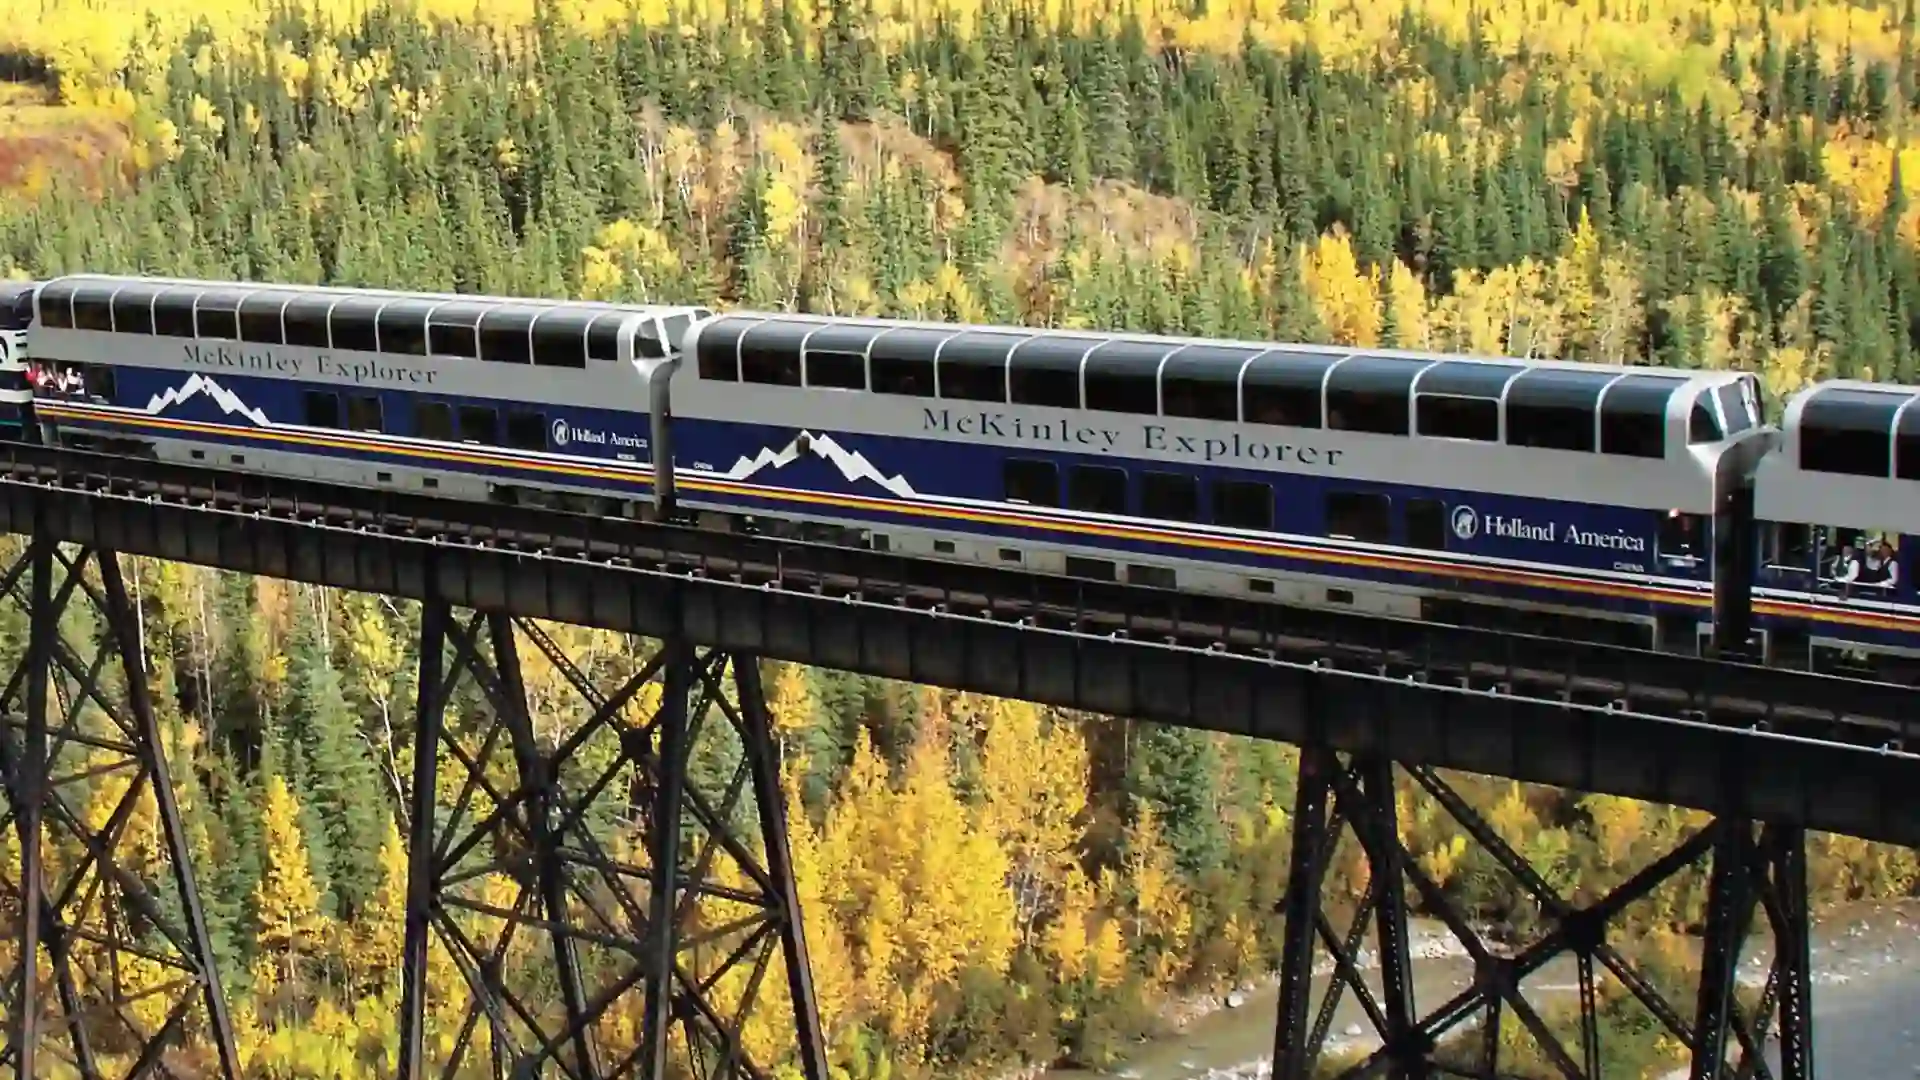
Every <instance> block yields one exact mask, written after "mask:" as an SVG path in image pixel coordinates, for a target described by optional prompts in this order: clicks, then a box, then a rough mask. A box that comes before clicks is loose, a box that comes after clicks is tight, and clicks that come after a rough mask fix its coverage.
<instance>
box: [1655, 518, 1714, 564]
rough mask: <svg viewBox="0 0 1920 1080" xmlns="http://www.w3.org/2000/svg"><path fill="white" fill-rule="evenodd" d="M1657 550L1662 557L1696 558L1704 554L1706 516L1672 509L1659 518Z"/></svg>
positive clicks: (1705, 549)
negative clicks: (1672, 510)
mask: <svg viewBox="0 0 1920 1080" xmlns="http://www.w3.org/2000/svg"><path fill="white" fill-rule="evenodd" d="M1658 550H1659V552H1660V557H1661V558H1663V559H1698V558H1700V557H1701V556H1702V555H1705V554H1706V552H1707V519H1706V516H1705V515H1704V514H1683V513H1680V512H1678V511H1674V512H1671V513H1669V514H1667V516H1666V517H1663V518H1661V519H1660V535H1659V537H1658Z"/></svg>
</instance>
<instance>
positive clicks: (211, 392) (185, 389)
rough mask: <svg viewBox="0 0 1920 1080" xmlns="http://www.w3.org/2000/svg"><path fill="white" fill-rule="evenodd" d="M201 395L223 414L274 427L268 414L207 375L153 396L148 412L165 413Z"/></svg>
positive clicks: (190, 379) (148, 404)
mask: <svg viewBox="0 0 1920 1080" xmlns="http://www.w3.org/2000/svg"><path fill="white" fill-rule="evenodd" d="M200 394H205V395H206V396H207V397H210V398H212V399H213V403H214V404H215V405H218V406H220V411H221V412H224V413H227V414H228V415H232V414H234V413H239V414H240V415H241V416H244V417H246V418H247V419H249V420H251V421H253V422H254V423H255V424H258V425H259V426H261V427H272V426H273V421H271V420H268V419H267V414H266V413H263V412H261V411H260V410H259V409H256V408H253V407H252V406H250V405H248V404H247V403H246V402H244V401H241V400H240V395H238V394H236V393H234V392H233V391H231V390H229V389H227V388H226V387H224V386H221V385H220V384H219V383H217V382H214V381H213V380H212V379H209V378H207V377H206V376H205V375H198V374H196V375H194V376H192V377H191V378H189V379H187V381H186V382H184V383H181V384H180V385H179V386H178V387H175V388H173V389H170V390H165V391H162V392H161V393H158V394H155V395H153V400H152V401H149V402H147V411H148V412H150V413H160V412H165V411H166V410H167V409H169V408H171V407H173V406H175V405H178V404H180V403H181V402H183V401H187V400H189V399H191V398H193V397H195V396H197V395H200Z"/></svg>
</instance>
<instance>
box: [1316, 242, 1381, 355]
mask: <svg viewBox="0 0 1920 1080" xmlns="http://www.w3.org/2000/svg"><path fill="white" fill-rule="evenodd" d="M1300 276H1301V280H1302V282H1303V283H1304V284H1305V285H1306V289H1307V296H1308V297H1309V298H1310V299H1311V300H1312V301H1313V306H1314V310H1316V311H1318V312H1319V313H1320V321H1321V323H1322V325H1324V326H1325V327H1326V328H1327V332H1328V333H1329V334H1331V335H1332V336H1333V340H1334V341H1335V342H1336V343H1338V344H1341V345H1378V344H1380V323H1381V315H1380V286H1379V284H1378V283H1377V281H1376V279H1375V276H1374V275H1373V274H1370V273H1367V272H1366V271H1365V270H1363V269H1362V268H1361V266H1360V263H1359V259H1358V258H1357V257H1356V256H1355V255H1354V253H1353V241H1352V239H1351V238H1350V237H1348V236H1347V232H1346V230H1345V229H1342V228H1340V227H1338V226H1335V227H1334V229H1333V231H1332V232H1329V233H1325V234H1323V235H1322V236H1321V237H1320V238H1319V240H1317V241H1315V242H1314V244H1313V245H1312V246H1311V247H1303V248H1302V250H1301V253H1300Z"/></svg>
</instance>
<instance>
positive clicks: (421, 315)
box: [375, 300, 434, 356]
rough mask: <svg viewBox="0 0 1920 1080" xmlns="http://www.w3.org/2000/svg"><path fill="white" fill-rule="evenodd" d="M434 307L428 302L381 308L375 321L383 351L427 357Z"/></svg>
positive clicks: (405, 302)
mask: <svg viewBox="0 0 1920 1080" xmlns="http://www.w3.org/2000/svg"><path fill="white" fill-rule="evenodd" d="M433 307H434V305H433V303H432V302H431V301H426V300H393V301H390V302H389V303H388V304H387V305H386V306H385V307H383V308H381V309H380V315H379V317H378V318H377V319H376V320H375V326H376V327H378V329H379V332H380V351H381V352H383V353H393V354H395V355H397V356H425V355H427V315H428V314H429V313H430V312H432V311H433Z"/></svg>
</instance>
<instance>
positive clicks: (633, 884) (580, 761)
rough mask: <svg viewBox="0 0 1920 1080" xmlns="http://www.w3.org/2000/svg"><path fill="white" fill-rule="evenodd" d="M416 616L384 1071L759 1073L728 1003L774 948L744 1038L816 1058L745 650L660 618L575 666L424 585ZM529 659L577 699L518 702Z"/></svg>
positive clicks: (812, 1072)
mask: <svg viewBox="0 0 1920 1080" xmlns="http://www.w3.org/2000/svg"><path fill="white" fill-rule="evenodd" d="M421 633H422V638H421V653H420V656H421V679H420V687H421V689H420V693H419V697H418V702H417V725H416V735H415V740H416V749H415V755H414V771H413V785H412V791H411V793H410V797H409V811H410V812H409V814H408V821H409V824H410V831H411V833H412V844H411V849H410V857H411V860H412V862H411V866H410V880H409V900H408V915H407V939H406V949H405V953H404V957H403V978H404V983H403V1002H402V1017H401V1023H402V1039H401V1068H400V1075H401V1076H402V1077H404V1078H407V1080H412V1078H415V1077H424V1076H427V1075H429V1074H430V1073H431V1074H433V1075H441V1076H452V1075H454V1074H455V1073H456V1072H458V1071H459V1070H461V1069H463V1068H465V1067H475V1066H477V1065H478V1062H479V1060H480V1059H482V1058H484V1059H490V1064H489V1065H488V1066H486V1067H487V1068H488V1070H489V1071H491V1072H493V1073H494V1074H495V1075H500V1076H527V1077H531V1076H536V1075H537V1076H547V1075H556V1076H567V1077H579V1078H583V1080H584V1078H598V1077H603V1076H628V1075H639V1076H643V1077H650V1078H651V1077H662V1078H664V1077H665V1076H667V1075H677V1074H678V1073H677V1072H675V1070H691V1071H692V1072H693V1074H694V1075H701V1076H712V1077H740V1078H754V1080H759V1078H765V1077H768V1076H770V1075H771V1074H770V1072H769V1069H770V1068H771V1066H772V1065H775V1064H778V1063H779V1062H778V1061H763V1060H757V1059H756V1058H755V1056H754V1054H753V1053H752V1052H751V1049H750V1047H751V1045H754V1039H753V1037H752V1036H751V1035H750V1033H749V1024H748V1022H749V1019H750V1018H752V1017H753V1016H754V1014H755V1011H756V1008H758V1009H759V1010H761V1011H764V1010H765V1009H766V1008H767V1007H768V1005H770V1004H772V1003H770V1002H765V1001H763V1000H762V995H761V991H762V989H763V985H764V980H765V976H766V975H767V973H768V971H767V969H768V968H769V967H770V966H771V965H772V964H773V963H775V962H783V966H784V967H785V968H786V974H787V978H786V980H785V985H786V990H787V1003H786V1004H787V1005H788V1006H789V1009H790V1012H791V1020H792V1028H791V1029H785V1028H784V1026H783V1021H778V1020H776V1021H774V1022H775V1023H776V1025H781V1033H780V1035H779V1036H778V1037H775V1038H772V1039H767V1038H762V1039H761V1040H759V1043H758V1045H759V1046H760V1048H761V1049H760V1052H761V1054H763V1055H765V1056H769V1057H771V1056H773V1055H774V1054H778V1053H781V1052H791V1051H793V1050H794V1048H796V1047H797V1053H795V1054H794V1055H793V1057H794V1063H795V1064H796V1065H798V1066H799V1068H800V1070H801V1075H803V1076H805V1077H807V1078H808V1080H815V1078H818V1080H825V1075H826V1074H825V1053H824V1045H823V1040H822V1038H821V1036H820V1029H819V1021H818V1015H817V1011H816V1009H815V1007H814V1004H813V993H812V984H811V981H810V978H809V976H808V972H807V967H806V952H805V942H804V936H803V935H802V933H801V930H800V924H799V919H798V898H797V893H796V890H795V888H794V885H793V880H792V869H791V865H790V863H789V861H788V858H787V850H786V835H785V827H784V810H785V807H784V802H783V799H782V793H781V791H780V786H779V781H778V772H777V768H778V763H777V761H776V760H775V751H774V744H773V741H772V738H771V734H770V732H771V728H770V725H769V720H768V717H767V713H766V705H765V699H764V692H763V689H762V687H761V685H760V677H759V671H758V667H757V664H756V662H755V660H754V659H753V658H751V657H736V656H731V655H728V654H725V653H721V652H717V651H696V650H694V649H692V648H691V647H689V646H686V645H685V644H684V643H678V642H672V641H669V642H667V643H665V644H664V646H663V647H661V648H659V649H657V650H655V651H653V652H652V654H651V655H650V656H648V657H647V658H646V659H645V661H644V662H638V661H637V658H628V657H621V658H617V659H616V662H615V663H614V664H612V665H609V664H607V663H601V664H596V665H587V666H583V665H582V664H581V663H580V662H579V661H578V659H577V658H575V657H571V656H569V655H567V653H566V652H565V651H564V650H563V649H562V648H561V647H560V646H559V645H558V643H556V642H555V641H554V639H553V637H552V635H550V634H549V633H547V631H546V630H544V629H543V628H541V627H540V626H539V625H537V624H534V623H531V622H529V621H520V620H514V619H510V618H508V617H507V616H505V615H502V614H497V613H473V614H471V615H469V616H468V617H466V618H465V619H461V620H456V619H455V617H454V613H453V611H452V609H451V608H449V607H448V606H446V605H444V604H433V603H429V604H427V605H426V607H425V609H424V612H423V618H422V631H421ZM523 642H524V643H531V644H532V645H533V646H534V650H533V652H531V653H528V652H525V650H524V648H523ZM528 663H531V664H534V665H536V666H540V667H543V668H544V670H545V672H546V674H547V675H548V677H547V678H546V679H544V680H543V683H545V684H547V685H548V687H549V689H551V688H552V687H553V686H560V687H563V688H564V690H565V692H566V696H567V697H569V698H570V699H578V700H579V701H580V702H581V703H583V704H584V705H585V709H584V710H582V712H583V713H584V719H582V720H580V721H579V722H578V723H574V722H567V723H565V724H562V725H558V726H555V725H552V724H543V723H539V722H537V721H536V717H537V716H538V710H537V709H536V708H535V707H534V705H533V702H532V699H531V698H530V695H529V693H528V688H527V685H526V684H527V681H528V677H527V675H526V674H525V670H524V668H525V665H526V664H528ZM611 666H624V667H626V668H627V669H628V671H629V672H630V673H620V674H611V673H609V671H607V670H605V669H607V668H609V667H611ZM590 669H591V670H590ZM729 674H730V675H731V678H728V677H727V676H728V675H729ZM716 713H717V714H718V716H719V718H720V721H721V722H719V723H708V721H709V720H710V719H712V718H713V717H714V715H715V714H716ZM443 769H444V770H447V772H446V774H445V775H443V774H442V771H441V770H443ZM696 774H697V782H696ZM643 860H644V864H643ZM662 868H664V869H662ZM523 931H524V932H525V933H522V932H523ZM436 968H437V969H438V970H440V971H442V972H445V973H447V974H446V975H444V976H443V977H442V978H440V979H435V978H432V977H431V973H432V971H433V970H435V969H436ZM455 982H457V984H458V985H457V986H456V985H451V984H452V983H455ZM759 1022H760V1023H762V1024H765V1023H767V1022H768V1021H767V1020H766V1018H764V1017H763V1018H760V1019H759ZM789 1030H790V1031H791V1034H789ZM429 1032H432V1033H433V1034H434V1036H435V1038H434V1039H433V1040H432V1041H431V1043H430V1041H429V1039H428V1038H427V1036H428V1034H429ZM795 1035H797V1036H798V1037H797V1038H795V1037H794V1036H795ZM430 1056H431V1057H432V1058H433V1059H435V1060H433V1061H432V1062H429V1057H430Z"/></svg>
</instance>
